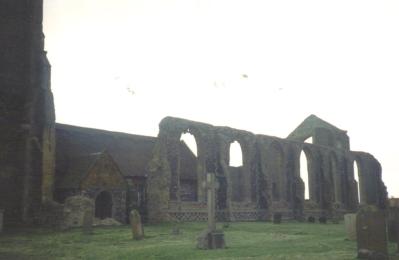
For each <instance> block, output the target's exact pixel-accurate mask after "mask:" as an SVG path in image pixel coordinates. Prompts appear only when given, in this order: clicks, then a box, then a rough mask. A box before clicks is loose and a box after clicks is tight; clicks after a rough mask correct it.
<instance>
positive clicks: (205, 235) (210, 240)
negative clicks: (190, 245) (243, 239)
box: [197, 230, 226, 249]
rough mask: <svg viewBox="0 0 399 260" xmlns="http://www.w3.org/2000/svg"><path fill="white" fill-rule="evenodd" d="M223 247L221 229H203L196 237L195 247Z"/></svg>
mask: <svg viewBox="0 0 399 260" xmlns="http://www.w3.org/2000/svg"><path fill="white" fill-rule="evenodd" d="M225 247H226V245H225V242H224V233H223V231H221V230H216V231H209V230H205V231H203V232H202V233H201V234H200V235H199V237H198V243H197V248H199V249H223V248H225Z"/></svg>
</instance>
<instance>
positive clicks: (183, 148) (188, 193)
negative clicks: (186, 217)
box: [179, 130, 198, 201]
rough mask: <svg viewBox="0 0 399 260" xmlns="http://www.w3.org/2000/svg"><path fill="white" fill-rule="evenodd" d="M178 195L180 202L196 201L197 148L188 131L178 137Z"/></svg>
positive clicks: (193, 138) (192, 136)
mask: <svg viewBox="0 0 399 260" xmlns="http://www.w3.org/2000/svg"><path fill="white" fill-rule="evenodd" d="M180 142H181V143H180V148H179V149H180V152H179V172H180V174H179V194H180V200H181V201H196V200H197V194H198V176H197V158H198V146H197V141H196V139H195V136H194V135H193V134H191V133H190V130H187V131H186V132H184V133H182V135H181V137H180Z"/></svg>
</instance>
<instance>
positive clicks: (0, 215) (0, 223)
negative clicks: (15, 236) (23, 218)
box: [0, 209, 4, 233]
mask: <svg viewBox="0 0 399 260" xmlns="http://www.w3.org/2000/svg"><path fill="white" fill-rule="evenodd" d="M3 214H4V210H3V209H0V233H1V232H2V231H3V219H4V218H3Z"/></svg>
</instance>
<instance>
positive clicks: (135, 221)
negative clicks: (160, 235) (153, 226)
mask: <svg viewBox="0 0 399 260" xmlns="http://www.w3.org/2000/svg"><path fill="white" fill-rule="evenodd" d="M130 225H131V227H132V235H133V239H134V240H141V239H143V238H144V229H143V225H142V224H141V217H140V213H139V212H138V211H137V210H135V209H134V210H132V211H131V212H130Z"/></svg>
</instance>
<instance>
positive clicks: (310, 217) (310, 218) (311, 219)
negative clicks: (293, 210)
mask: <svg viewBox="0 0 399 260" xmlns="http://www.w3.org/2000/svg"><path fill="white" fill-rule="evenodd" d="M308 222H309V223H315V222H316V219H315V217H313V216H309V217H308Z"/></svg>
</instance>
